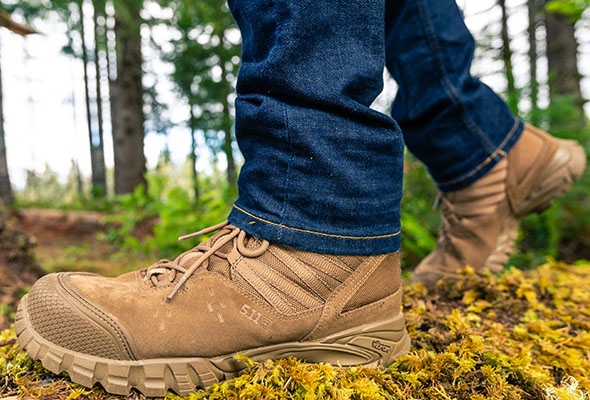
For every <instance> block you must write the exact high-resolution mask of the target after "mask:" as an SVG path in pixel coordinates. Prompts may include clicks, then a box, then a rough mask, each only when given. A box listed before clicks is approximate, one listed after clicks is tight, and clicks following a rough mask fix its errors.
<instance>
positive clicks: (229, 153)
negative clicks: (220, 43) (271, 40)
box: [221, 36, 237, 188]
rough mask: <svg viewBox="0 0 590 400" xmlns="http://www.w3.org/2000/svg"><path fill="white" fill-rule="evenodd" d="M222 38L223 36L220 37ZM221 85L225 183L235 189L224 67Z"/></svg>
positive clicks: (227, 87) (229, 85)
mask: <svg viewBox="0 0 590 400" xmlns="http://www.w3.org/2000/svg"><path fill="white" fill-rule="evenodd" d="M222 37H224V36H222ZM221 71H222V72H221V73H222V77H221V85H223V90H224V96H223V127H224V128H223V131H224V133H225V138H224V141H223V152H224V153H225V157H226V158H227V183H228V184H229V186H230V188H235V187H236V184H237V177H236V161H235V159H234V151H233V146H232V144H233V137H232V133H231V129H232V121H231V115H230V111H229V101H228V99H227V98H228V97H229V94H230V92H231V90H232V89H231V84H230V82H228V81H227V72H226V71H225V65H221Z"/></svg>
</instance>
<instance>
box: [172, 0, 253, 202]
mask: <svg viewBox="0 0 590 400" xmlns="http://www.w3.org/2000/svg"><path fill="white" fill-rule="evenodd" d="M165 4H166V5H168V6H170V7H171V8H172V9H173V10H174V16H173V18H172V19H171V25H172V26H173V27H174V28H175V29H176V30H177V31H178V32H179V33H180V38H179V39H177V40H174V41H173V42H172V44H173V50H172V51H170V52H168V54H167V59H168V60H169V61H170V62H171V63H172V64H173V65H174V68H175V70H174V72H173V74H172V79H173V81H174V82H175V83H176V86H177V87H178V91H179V93H180V94H181V96H182V97H183V98H185V99H186V101H187V103H188V105H189V109H190V111H189V118H188V126H189V128H190V130H191V134H192V146H191V147H192V149H191V154H190V157H191V160H192V164H193V166H196V146H197V142H196V137H195V134H196V133H197V131H203V132H205V139H206V142H207V144H208V145H209V146H210V148H211V149H212V150H213V153H214V154H216V153H217V152H219V151H222V152H223V153H224V154H225V158H226V160H227V169H226V176H227V181H228V183H229V185H230V187H232V188H235V186H236V177H237V168H236V161H235V156H234V150H233V143H234V138H233V137H234V135H233V120H234V116H233V102H232V98H231V97H232V93H233V91H234V86H235V82H236V78H237V72H238V68H239V61H240V57H239V56H240V51H241V40H240V35H239V31H238V29H237V28H236V26H235V24H234V21H233V18H232V16H231V14H230V12H229V9H228V8H227V4H226V2H225V1H224V0H211V1H207V2H194V1H190V0H176V1H166V2H165ZM220 134H221V135H220ZM194 176H195V183H196V181H197V180H196V169H195V174H194ZM197 192H198V190H197V188H196V186H195V193H197Z"/></svg>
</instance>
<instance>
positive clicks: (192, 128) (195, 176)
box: [189, 100, 200, 201]
mask: <svg viewBox="0 0 590 400" xmlns="http://www.w3.org/2000/svg"><path fill="white" fill-rule="evenodd" d="M189 106H190V108H191V110H190V118H189V125H190V126H189V128H190V131H191V155H190V159H191V173H192V177H193V190H194V194H195V201H197V200H199V196H200V193H199V174H198V173H197V138H196V137H195V112H194V110H193V108H194V105H193V102H192V101H191V100H189Z"/></svg>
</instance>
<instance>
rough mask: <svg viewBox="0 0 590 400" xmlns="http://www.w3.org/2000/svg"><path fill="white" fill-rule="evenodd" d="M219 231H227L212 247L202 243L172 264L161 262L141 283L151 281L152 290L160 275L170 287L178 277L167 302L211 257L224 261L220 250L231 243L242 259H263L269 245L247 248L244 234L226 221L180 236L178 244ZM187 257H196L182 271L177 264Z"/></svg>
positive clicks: (264, 242) (150, 270)
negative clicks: (179, 275) (196, 257)
mask: <svg viewBox="0 0 590 400" xmlns="http://www.w3.org/2000/svg"><path fill="white" fill-rule="evenodd" d="M222 229H225V230H227V231H228V233H226V234H224V235H222V236H220V237H219V238H217V240H215V241H214V242H213V243H208V242H203V243H201V244H199V245H198V246H196V247H195V248H193V249H191V250H189V251H187V252H185V253H183V254H181V255H180V256H178V257H177V258H176V259H175V260H174V261H169V260H160V261H159V262H158V263H157V264H156V265H154V266H152V267H149V268H148V269H147V270H146V275H145V276H144V278H143V279H144V282H148V281H151V283H152V284H153V285H154V286H156V285H158V284H159V282H160V281H159V279H158V277H159V276H160V275H165V274H168V283H172V282H174V281H175V279H176V276H177V274H182V276H181V278H180V279H179V280H178V282H177V283H176V284H175V285H174V287H173V288H172V290H171V291H170V293H169V294H168V295H167V296H166V299H167V300H168V301H171V300H172V299H173V298H174V296H175V295H176V294H177V293H178V291H179V290H180V289H181V288H182V287H183V286H184V284H185V283H186V281H187V280H188V279H189V278H190V277H191V276H192V275H193V274H194V273H195V271H197V269H198V268H199V267H200V266H201V265H203V263H205V261H207V260H208V259H209V258H210V257H211V256H213V255H216V256H218V257H221V258H225V259H227V254H225V253H222V252H219V250H220V249H221V248H222V247H223V246H224V245H226V244H227V243H229V242H231V241H232V240H233V245H234V249H235V250H237V251H238V252H239V253H240V254H241V255H243V256H244V257H249V258H255V257H258V256H260V255H262V253H264V252H265V251H266V250H267V249H268V246H269V242H268V241H267V240H264V239H262V240H261V245H260V246H259V247H257V248H255V249H251V248H248V247H246V237H247V234H246V232H245V231H243V230H241V229H240V228H238V227H237V226H234V225H231V224H230V223H229V221H224V222H222V223H220V224H217V225H214V226H211V227H209V228H205V229H203V230H201V231H198V232H194V233H190V234H188V235H184V236H181V237H179V238H178V240H186V239H191V238H195V237H198V236H202V235H206V234H209V233H213V232H215V231H219V230H222ZM189 253H197V254H199V257H198V259H197V260H196V261H195V262H194V263H192V265H191V266H190V267H189V268H185V267H184V266H182V265H180V260H182V259H183V256H185V255H187V254H189Z"/></svg>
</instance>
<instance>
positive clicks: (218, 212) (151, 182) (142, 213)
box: [105, 172, 233, 257]
mask: <svg viewBox="0 0 590 400" xmlns="http://www.w3.org/2000/svg"><path fill="white" fill-rule="evenodd" d="M146 178H147V181H148V188H149V189H148V192H147V193H146V192H145V190H144V188H143V187H138V188H137V189H136V190H135V191H134V192H133V193H130V194H127V195H122V196H117V198H116V203H115V205H114V208H113V214H112V215H110V216H108V217H106V218H105V223H111V224H108V225H107V236H106V239H107V240H108V241H109V242H111V243H113V244H115V245H117V246H121V247H123V248H127V249H131V250H137V251H141V252H145V253H152V252H154V251H156V252H160V253H161V254H162V255H163V256H164V255H165V256H168V257H173V256H174V255H175V254H177V253H179V252H183V251H186V250H188V249H190V248H192V247H194V245H195V243H194V242H191V241H185V242H179V241H178V237H179V236H181V235H183V234H185V233H190V232H193V231H198V230H201V229H203V228H205V227H207V226H211V225H214V224H217V223H219V222H221V221H223V220H224V219H226V218H227V214H228V213H229V207H230V206H229V205H230V204H232V200H233V198H232V199H230V198H228V196H231V195H232V194H233V192H232V191H231V190H230V189H229V188H228V187H227V184H226V183H225V182H224V181H223V179H221V178H219V177H216V178H214V177H207V178H205V179H202V180H201V182H200V183H199V185H200V186H201V187H202V188H203V189H204V194H203V195H202V196H201V197H199V199H196V200H195V199H193V198H191V195H190V190H189V189H188V188H187V187H186V186H185V187H181V186H177V185H174V184H170V180H169V179H168V177H166V176H162V175H158V173H157V172H156V173H152V174H147V176H146ZM150 219H155V220H156V221H157V224H156V225H155V226H154V228H153V232H152V233H153V234H152V235H149V236H148V237H146V238H145V239H144V240H143V241H140V240H139V239H138V238H137V237H136V236H135V234H134V233H135V231H136V229H137V228H138V226H140V225H141V224H142V223H143V222H145V221H146V220H150ZM113 223H114V224H113Z"/></svg>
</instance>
